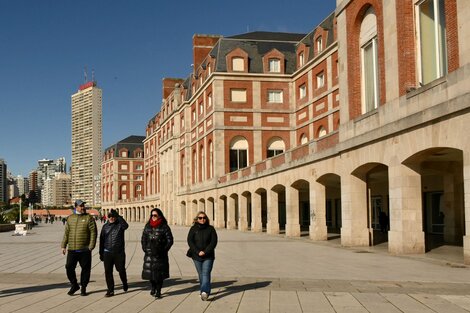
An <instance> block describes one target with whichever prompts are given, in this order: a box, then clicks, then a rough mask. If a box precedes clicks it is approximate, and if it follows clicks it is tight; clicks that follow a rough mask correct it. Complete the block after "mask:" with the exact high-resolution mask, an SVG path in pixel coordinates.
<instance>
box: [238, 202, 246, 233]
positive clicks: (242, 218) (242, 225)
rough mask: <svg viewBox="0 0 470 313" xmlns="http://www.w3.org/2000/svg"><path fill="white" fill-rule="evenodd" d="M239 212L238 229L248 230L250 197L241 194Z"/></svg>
mask: <svg viewBox="0 0 470 313" xmlns="http://www.w3.org/2000/svg"><path fill="white" fill-rule="evenodd" d="M238 209H239V214H238V230H241V231H247V230H248V219H247V214H248V213H247V212H248V197H247V196H244V195H241V196H240V201H239V204H238Z"/></svg>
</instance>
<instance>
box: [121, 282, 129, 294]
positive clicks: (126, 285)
mask: <svg viewBox="0 0 470 313" xmlns="http://www.w3.org/2000/svg"><path fill="white" fill-rule="evenodd" d="M122 290H124V292H127V290H129V285H128V284H127V283H125V284H122Z"/></svg>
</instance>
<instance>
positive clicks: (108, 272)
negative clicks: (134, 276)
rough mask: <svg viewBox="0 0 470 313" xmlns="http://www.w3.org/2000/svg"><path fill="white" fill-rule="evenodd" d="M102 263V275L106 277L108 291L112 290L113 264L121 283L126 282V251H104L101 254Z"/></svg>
mask: <svg viewBox="0 0 470 313" xmlns="http://www.w3.org/2000/svg"><path fill="white" fill-rule="evenodd" d="M103 263H104V275H105V277H106V285H107V286H108V291H111V292H114V277H113V266H116V271H118V273H119V277H120V278H121V281H122V284H123V285H125V284H127V274H126V253H125V252H121V253H111V252H105V253H104V254H103Z"/></svg>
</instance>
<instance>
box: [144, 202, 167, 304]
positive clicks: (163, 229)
mask: <svg viewBox="0 0 470 313" xmlns="http://www.w3.org/2000/svg"><path fill="white" fill-rule="evenodd" d="M141 244H142V250H143V251H144V253H145V255H144V265H143V269H142V279H144V280H150V284H151V288H152V289H151V291H150V294H151V295H152V296H155V298H160V297H161V295H162V287H163V280H165V279H166V278H169V277H170V264H169V261H168V251H170V248H171V246H172V245H173V234H172V233H171V229H170V227H169V226H168V223H167V221H166V219H165V217H164V216H163V213H162V211H161V210H160V209H158V208H155V209H153V210H152V211H151V212H150V219H149V221H148V222H147V223H146V224H145V226H144V230H143V232H142V239H141Z"/></svg>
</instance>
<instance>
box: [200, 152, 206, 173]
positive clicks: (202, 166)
mask: <svg viewBox="0 0 470 313" xmlns="http://www.w3.org/2000/svg"><path fill="white" fill-rule="evenodd" d="M199 158H200V160H199V162H200V163H201V174H200V177H199V181H203V180H204V177H205V173H204V170H205V168H206V166H205V164H204V163H205V162H206V159H205V157H204V146H203V145H201V146H200V147H199Z"/></svg>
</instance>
